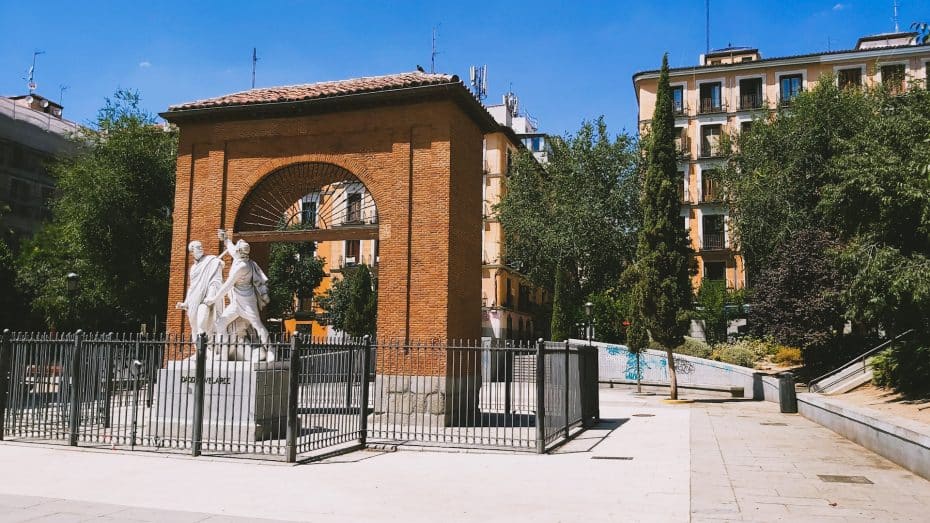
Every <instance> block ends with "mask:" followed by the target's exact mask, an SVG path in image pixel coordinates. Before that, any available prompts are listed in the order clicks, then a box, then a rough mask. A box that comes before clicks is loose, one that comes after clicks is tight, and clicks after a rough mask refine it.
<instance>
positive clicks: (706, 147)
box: [701, 141, 723, 158]
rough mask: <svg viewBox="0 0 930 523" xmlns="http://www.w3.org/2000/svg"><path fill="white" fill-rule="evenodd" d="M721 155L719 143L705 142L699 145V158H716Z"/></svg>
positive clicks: (721, 150)
mask: <svg viewBox="0 0 930 523" xmlns="http://www.w3.org/2000/svg"><path fill="white" fill-rule="evenodd" d="M722 155H723V149H722V148H721V147H720V144H719V143H716V142H714V143H711V142H707V141H705V142H704V143H703V144H701V158H717V157H718V156H722Z"/></svg>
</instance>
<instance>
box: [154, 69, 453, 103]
mask: <svg viewBox="0 0 930 523" xmlns="http://www.w3.org/2000/svg"><path fill="white" fill-rule="evenodd" d="M458 82H459V78H458V76H455V75H448V74H439V73H424V72H419V71H413V72H409V73H399V74H389V75H384V76H367V77H363V78H353V79H350V80H337V81H333V82H319V83H315V84H303V85H286V86H281V87H260V88H256V89H249V90H248V91H242V92H239V93H232V94H227V95H223V96H218V97H216V98H207V99H204V100H197V101H194V102H187V103H183V104H179V105H172V106H171V107H169V108H168V111H169V112H174V111H185V110H188V109H206V108H210V107H227V106H233V105H251V104H266V103H276V102H298V101H301V100H312V99H318V98H329V97H334V96H344V95H349V94H360V93H370V92H377V91H389V90H392V89H403V88H409V87H422V86H427V85H440V84H454V83H458Z"/></svg>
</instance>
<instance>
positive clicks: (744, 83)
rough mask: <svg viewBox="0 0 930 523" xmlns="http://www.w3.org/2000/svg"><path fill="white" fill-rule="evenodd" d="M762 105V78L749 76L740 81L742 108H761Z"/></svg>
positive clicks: (740, 102)
mask: <svg viewBox="0 0 930 523" xmlns="http://www.w3.org/2000/svg"><path fill="white" fill-rule="evenodd" d="M761 107H762V79H761V78H747V79H744V80H740V81H739V108H740V110H743V111H745V110H747V109H759V108H761Z"/></svg>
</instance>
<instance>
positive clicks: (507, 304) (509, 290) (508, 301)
mask: <svg viewBox="0 0 930 523" xmlns="http://www.w3.org/2000/svg"><path fill="white" fill-rule="evenodd" d="M512 293H513V287H512V284H511V283H510V278H507V295H506V296H504V307H511V306H513V299H512V298H511V294H512ZM509 329H510V327H508V330H509Z"/></svg>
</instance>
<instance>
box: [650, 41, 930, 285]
mask: <svg viewBox="0 0 930 523" xmlns="http://www.w3.org/2000/svg"><path fill="white" fill-rule="evenodd" d="M916 36H917V35H916V33H889V34H881V35H874V36H868V37H863V38H860V39H859V41H858V42H857V43H856V46H855V48H853V49H849V50H842V51H831V52H825V53H814V54H805V55H797V56H786V57H779V58H763V57H762V55H761V54H760V53H759V50H758V49H754V48H746V47H730V48H726V49H721V50H717V51H714V52H711V53H708V54H706V55H701V57H700V60H699V64H698V65H695V66H693V67H681V68H673V69H671V70H670V77H669V83H670V86H671V88H672V97H673V101H674V105H675V111H676V115H675V127H676V130H677V131H678V133H679V137H678V139H677V140H676V142H677V145H678V149H679V174H680V177H681V187H680V189H679V193H680V195H681V217H682V222H683V226H684V227H685V228H686V229H687V230H688V234H689V237H690V239H691V246H692V248H693V249H694V251H695V253H696V259H697V266H698V272H697V274H696V275H695V277H694V279H693V282H692V283H693V285H694V287H695V289H696V288H697V287H699V286H700V284H701V282H702V281H703V280H704V279H705V278H706V279H713V280H725V281H726V283H727V286H728V287H731V288H736V289H739V288H742V287H744V286H745V285H746V277H747V270H751V267H750V268H749V269H747V267H746V266H745V264H744V262H743V258H742V256H741V255H740V252H739V244H738V239H737V238H735V237H734V235H733V234H732V232H731V228H730V223H729V216H728V211H727V207H726V206H725V205H724V204H723V202H722V201H721V199H720V191H719V185H718V181H717V179H716V176H715V174H716V172H718V170H719V169H720V168H721V167H722V166H723V162H724V157H723V154H724V151H723V150H722V149H721V147H720V145H721V139H722V137H723V136H724V135H728V136H736V135H738V134H739V133H740V132H743V131H745V130H747V129H748V128H749V126H751V125H752V121H753V120H754V119H756V118H760V117H764V116H766V115H767V114H769V112H771V111H776V110H778V109H779V108H780V107H784V106H787V105H789V104H790V102H791V99H792V98H793V97H794V96H797V94H798V93H800V92H802V91H804V90H807V89H810V88H811V87H813V85H814V84H815V83H816V82H817V81H819V80H820V79H821V78H822V77H824V76H825V75H826V76H828V77H832V78H833V80H832V81H834V82H837V83H838V84H839V85H840V86H841V87H855V86H870V85H875V84H884V85H885V86H887V87H888V88H889V89H892V90H904V89H907V88H908V87H909V86H911V85H914V84H920V85H923V84H924V83H925V82H926V80H927V71H928V64H930V46H925V45H917V43H916ZM658 77H659V71H644V72H639V73H636V74H635V75H633V85H634V89H635V91H636V97H637V101H638V104H639V127H640V131H641V132H643V131H646V132H648V128H649V124H650V122H651V120H652V115H653V112H654V110H655V102H656V87H657V85H658Z"/></svg>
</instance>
